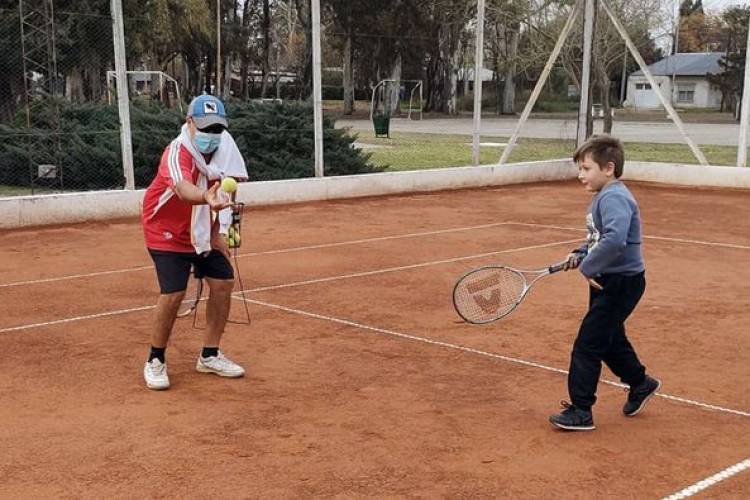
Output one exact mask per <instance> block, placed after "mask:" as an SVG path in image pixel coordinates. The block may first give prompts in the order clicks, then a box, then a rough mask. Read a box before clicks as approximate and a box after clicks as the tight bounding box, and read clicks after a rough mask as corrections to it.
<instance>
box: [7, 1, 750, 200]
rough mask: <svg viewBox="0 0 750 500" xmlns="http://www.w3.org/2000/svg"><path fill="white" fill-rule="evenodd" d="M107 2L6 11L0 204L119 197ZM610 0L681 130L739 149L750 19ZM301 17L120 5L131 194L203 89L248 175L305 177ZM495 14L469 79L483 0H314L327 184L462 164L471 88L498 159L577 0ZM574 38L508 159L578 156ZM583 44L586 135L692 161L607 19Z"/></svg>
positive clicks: (280, 8)
mask: <svg viewBox="0 0 750 500" xmlns="http://www.w3.org/2000/svg"><path fill="white" fill-rule="evenodd" d="M110 4H111V2H110V1H107V0H97V1H88V2H84V1H75V0H67V1H62V0H59V1H55V0H34V1H31V0H6V1H4V2H2V3H0V196H6V195H17V194H32V193H33V194H37V193H47V192H59V191H66V192H67V191H78V190H90V189H122V188H123V187H124V186H125V176H124V173H123V160H122V154H121V144H120V117H119V115H118V108H117V102H116V101H117V78H116V76H115V73H114V69H115V68H114V59H115V57H114V48H113V47H114V44H113V34H112V33H113V29H112V24H113V19H112V15H111V13H110ZM553 4H555V5H553ZM607 4H608V5H611V6H612V9H613V10H614V11H615V13H616V14H617V15H618V16H619V17H620V18H621V19H622V20H623V21H624V23H625V29H626V30H627V32H628V33H629V34H630V36H631V38H632V39H633V42H634V44H635V45H636V46H637V47H638V50H639V51H640V52H641V54H642V55H643V56H644V58H645V59H646V61H647V63H649V64H650V63H655V62H657V61H660V60H662V61H665V62H664V63H663V66H664V68H662V70H661V74H658V75H655V76H656V77H657V80H658V85H659V86H660V88H661V90H662V91H663V92H665V93H667V94H668V98H669V99H670V100H671V101H672V102H673V103H674V104H675V105H676V106H677V107H678V108H679V116H680V117H681V118H682V119H683V121H685V122H694V123H695V125H691V124H690V123H688V124H687V125H688V126H687V129H688V133H689V134H692V135H693V136H694V137H696V138H697V139H698V140H701V141H709V142H710V141H712V140H713V139H711V138H710V137H709V136H710V135H711V133H712V132H713V130H714V129H713V128H711V127H707V126H705V124H707V123H712V124H717V125H719V127H716V130H717V131H718V130H719V129H720V127H724V128H721V130H729V131H730V132H729V133H724V136H727V135H732V136H733V137H736V136H737V134H736V131H735V128H736V122H735V119H736V116H737V114H738V113H737V111H738V109H739V101H740V99H739V95H740V93H741V90H742V75H743V65H744V58H745V53H744V51H745V45H744V43H745V40H746V38H747V20H748V16H750V9H747V8H744V9H743V8H737V9H735V10H733V11H727V12H728V13H724V14H721V13H715V14H711V13H706V14H701V15H698V14H694V15H693V14H691V16H692V17H691V16H686V17H684V18H683V21H682V24H681V26H680V29H679V30H676V29H675V27H674V26H672V27H671V29H670V27H669V15H670V13H669V12H667V13H666V15H664V13H661V11H660V10H659V9H660V4H659V2H658V1H657V0H643V1H642V2H623V1H616V0H610V1H608V2H607ZM312 5H313V3H312V2H311V1H310V0H305V1H299V2H290V1H282V2H276V1H259V2H231V1H228V0H219V1H218V2H214V1H206V2H200V1H194V0H190V1H185V2H169V1H154V2H123V9H124V32H125V49H126V50H125V51H126V58H127V86H128V91H129V96H130V106H129V109H130V113H131V137H132V150H133V164H134V170H135V172H134V174H135V175H134V177H135V186H136V187H141V188H142V187H145V186H146V185H148V183H149V182H150V180H151V178H152V177H153V175H154V172H155V169H156V166H157V165H158V162H159V158H160V155H161V153H162V151H163V149H164V147H165V146H166V145H167V144H168V143H169V141H170V140H171V139H172V138H174V137H175V136H176V135H177V134H178V133H179V128H180V125H181V123H183V122H184V115H185V109H186V105H187V103H188V102H189V100H190V99H191V98H192V97H193V96H195V95H198V94H200V93H203V92H206V93H213V94H217V95H219V96H221V97H222V98H223V99H225V100H226V102H227V110H228V112H229V115H230V116H229V117H230V127H231V131H232V132H233V134H234V135H235V136H236V138H237V141H238V145H239V146H240V149H241V151H242V153H243V154H244V155H245V156H246V158H247V160H248V164H249V168H250V174H251V179H252V180H266V179H278V178H290V177H302V176H311V175H314V158H313V152H312V150H313V143H314V133H315V132H314V127H313V124H314V122H313V111H312V109H313V103H312V94H313V86H312V73H313V71H312V48H311V47H312V29H311V23H312V21H311V19H312V15H311V9H312ZM388 5H390V6H391V7H393V8H385V7H386V6H388ZM487 5H488V7H487V12H486V16H485V23H484V43H483V47H482V48H483V55H484V64H483V67H482V69H481V70H480V71H479V72H478V74H475V73H477V71H476V70H475V67H474V63H475V61H474V58H475V54H476V50H475V43H476V42H475V40H476V34H477V26H476V15H477V2H476V1H475V0H466V1H456V2H434V3H429V2H422V3H420V2H380V0H372V1H370V2H360V1H358V0H357V1H355V0H351V1H349V0H321V1H320V6H321V12H320V14H321V49H322V58H321V59H322V60H321V67H322V81H321V89H322V100H323V121H324V132H323V146H324V163H325V172H326V175H337V174H345V173H360V172H370V171H380V170H406V169H422V168H435V167H447V166H463V165H469V164H471V163H472V160H473V158H472V132H473V130H472V114H473V113H474V109H473V108H474V93H475V91H476V90H477V89H478V88H480V87H481V89H482V99H481V110H478V111H479V112H481V113H482V134H481V147H480V157H479V159H480V163H482V164H489V163H497V162H498V160H499V159H500V156H501V154H502V152H503V151H504V150H505V148H506V145H507V143H508V140H509V138H510V137H511V135H512V132H513V130H514V128H515V126H516V123H517V120H518V115H519V114H520V113H521V112H522V110H523V109H524V106H525V105H526V103H527V102H528V101H529V97H530V95H531V93H532V91H533V90H534V88H535V86H536V84H537V82H538V81H539V80H540V74H541V73H542V69H543V67H544V65H545V61H546V60H547V58H548V57H549V54H550V53H551V52H552V49H553V47H554V45H555V43H556V41H557V39H558V36H559V34H560V33H561V32H562V30H563V26H564V24H565V22H566V19H567V17H568V15H569V13H570V11H571V6H570V5H568V4H566V5H556V3H550V2H534V1H529V2H518V3H512V5H511V4H506V3H503V2H501V3H497V2H487ZM217 6H218V8H219V9H220V10H219V12H217V11H216V9H217ZM660 16H661V17H660ZM701 16H703V17H701ZM685 19H688V21H685ZM722 30H723V31H722ZM727 30H729V31H727ZM676 32H677V33H678V34H677V36H676V37H677V38H679V39H680V40H682V44H681V46H682V47H684V48H685V50H690V51H691V54H693V55H690V56H686V57H687V58H691V57H692V58H699V57H702V58H705V59H711V58H712V59H711V61H712V62H711V64H713V66H711V68H709V71H707V72H706V71H704V72H703V74H702V75H690V74H681V71H683V70H682V69H681V68H682V66H681V63H680V61H679V60H678V59H679V58H670V57H669V55H670V54H669V52H670V51H671V49H672V46H673V45H674V44H675V41H676V40H675V39H674V38H675V33H676ZM722 33H729V34H731V37H729V36H727V37H724V36H723V35H722ZM582 36H583V24H582V16H581V15H579V16H578V18H577V19H576V20H575V23H574V25H573V27H572V31H571V33H570V34H569V35H568V38H567V41H566V42H565V44H564V45H563V46H562V50H561V52H560V56H559V57H558V58H557V59H556V61H555V62H554V64H553V65H552V67H551V69H550V73H549V77H548V78H547V79H546V80H545V82H544V85H543V87H542V88H541V92H540V94H539V96H538V99H537V100H536V102H535V104H534V106H533V109H531V120H530V121H529V122H527V124H526V125H525V127H524V129H523V130H522V133H521V138H520V140H519V143H518V147H516V148H515V149H514V150H513V154H512V155H511V156H510V158H509V160H510V161H525V160H540V159H550V158H559V157H562V156H566V155H568V154H569V153H570V151H571V150H572V148H573V147H574V143H575V139H576V129H577V127H578V113H579V102H580V96H581V84H580V82H581V79H582V48H581V45H582V44H581V38H582ZM670 37H671V38H672V39H671V40H670ZM594 47H595V51H594V52H595V54H594V65H593V66H592V72H591V76H592V99H591V100H592V121H593V130H594V131H595V132H601V131H608V130H612V131H613V133H615V134H624V136H625V137H626V138H627V140H628V141H629V142H631V143H633V145H632V147H630V148H629V150H630V151H633V152H634V154H635V157H634V156H633V155H631V158H637V159H642V160H656V161H659V160H663V161H692V160H693V155H692V154H691V152H690V150H689V149H688V148H687V146H685V145H684V143H683V139H682V138H681V137H680V135H679V134H677V133H676V132H675V129H674V128H673V123H672V122H671V121H670V120H669V119H668V118H667V116H666V113H665V112H664V110H663V108H660V107H659V106H658V105H657V106H655V107H653V106H651V107H649V106H650V105H651V104H653V102H651V101H653V100H654V99H653V98H654V95H655V94H654V89H651V88H648V87H649V86H650V82H647V81H646V79H645V77H643V76H642V75H639V74H638V73H637V71H638V69H639V67H638V65H637V64H636V63H635V62H634V60H633V58H632V55H629V54H628V53H627V50H626V47H625V43H624V40H623V39H622V37H621V34H620V33H618V32H617V30H616V29H615V28H614V27H613V24H612V23H611V22H610V21H609V19H608V16H607V15H606V14H604V13H603V10H602V9H601V8H600V9H599V14H598V17H597V20H596V27H595V32H594ZM706 54H712V55H710V56H708V55H706ZM704 69H705V68H704ZM649 99H650V101H649ZM233 115H235V116H233ZM643 122H653V123H657V124H658V126H659V127H662V128H663V129H665V130H666V128H667V127H669V128H670V129H669V130H670V131H671V132H672V133H671V135H669V134H667V132H664V136H663V137H661V136H658V138H659V142H661V143H662V144H663V145H662V146H658V147H656V146H654V145H653V143H654V142H657V135H658V134H651V135H649V134H646V135H645V136H644V134H643V133H641V132H642V130H641V132H639V131H638V127H639V125H637V124H639V123H643ZM659 122H663V126H662V124H661V123H659ZM631 123H635V124H636V125H631ZM691 127H692V128H691ZM733 127H734V128H733ZM631 129H632V130H634V132H633V135H632V137H631V136H628V133H629V131H630V130H631ZM641 129H643V127H641ZM654 129H655V130H656V126H655V128H654ZM662 132H663V131H662V129H661V128H660V129H659V134H662ZM639 134H640V135H639ZM736 142H737V141H735V140H733V142H731V143H724V142H721V141H720V140H719V142H716V143H715V144H716V146H711V147H708V148H706V149H707V156H708V158H709V160H711V162H712V163H717V164H732V163H733V157H734V156H735V154H736ZM722 148H723V149H722Z"/></svg>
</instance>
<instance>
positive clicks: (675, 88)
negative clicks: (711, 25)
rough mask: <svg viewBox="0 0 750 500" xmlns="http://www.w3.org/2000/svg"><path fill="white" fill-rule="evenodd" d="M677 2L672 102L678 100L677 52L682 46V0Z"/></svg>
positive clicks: (673, 45)
mask: <svg viewBox="0 0 750 500" xmlns="http://www.w3.org/2000/svg"><path fill="white" fill-rule="evenodd" d="M675 3H676V4H677V13H676V17H677V21H676V22H675V30H674V43H673V44H672V92H671V97H672V104H674V103H675V101H676V100H677V87H676V85H675V80H676V79H677V52H678V51H679V47H680V22H681V20H680V0H675Z"/></svg>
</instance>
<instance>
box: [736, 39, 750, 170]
mask: <svg viewBox="0 0 750 500" xmlns="http://www.w3.org/2000/svg"><path fill="white" fill-rule="evenodd" d="M749 119H750V26H748V32H747V51H746V52H745V83H744V84H743V85H742V103H741V104H740V141H739V146H738V147H737V166H738V167H745V166H747V128H748V120H749Z"/></svg>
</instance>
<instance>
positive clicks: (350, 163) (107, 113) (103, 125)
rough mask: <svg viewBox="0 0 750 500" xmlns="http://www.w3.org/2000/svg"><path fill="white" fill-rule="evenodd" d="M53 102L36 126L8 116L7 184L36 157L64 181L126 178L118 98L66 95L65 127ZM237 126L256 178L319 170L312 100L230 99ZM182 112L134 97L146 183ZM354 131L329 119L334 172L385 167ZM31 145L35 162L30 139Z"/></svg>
mask: <svg viewBox="0 0 750 500" xmlns="http://www.w3.org/2000/svg"><path fill="white" fill-rule="evenodd" d="M51 109H52V108H50V107H46V108H39V109H37V110H36V111H35V116H34V120H35V128H33V129H31V130H28V129H26V127H25V126H24V123H25V118H24V116H25V115H23V114H19V115H18V116H17V117H16V118H15V120H14V121H13V123H11V124H9V125H2V124H0V184H2V185H10V186H29V185H30V182H31V181H30V179H31V177H32V172H31V170H32V168H33V167H32V165H33V166H35V165H37V164H40V163H50V164H55V165H59V166H61V167H62V174H63V182H64V188H65V189H66V190H71V189H80V190H91V189H111V188H120V187H122V186H124V176H123V171H122V161H121V158H122V156H121V151H120V131H119V119H118V114H117V107H116V106H108V105H105V104H70V103H60V107H59V110H60V128H59V133H54V132H53V131H54V127H53V120H52V118H51V117H52V113H51V111H50V110H51ZM227 111H228V113H229V121H230V131H231V132H232V135H233V136H234V137H235V140H236V141H237V144H238V146H239V148H240V151H241V152H242V154H243V155H244V156H245V159H246V161H247V164H248V171H249V173H250V177H251V179H252V180H271V179H290V178H299V177H311V176H313V175H314V167H313V165H314V160H313V151H314V145H313V116H312V108H311V107H310V106H309V105H304V104H299V103H296V102H292V103H288V102H287V103H247V102H242V101H230V102H229V103H227ZM183 122H184V116H183V114H182V113H181V112H179V111H178V110H174V109H168V108H166V107H164V106H162V105H161V104H158V103H156V104H154V103H151V104H149V103H134V104H133V105H131V130H132V145H133V161H134V165H135V181H136V186H137V187H145V186H147V185H148V184H149V183H150V182H151V179H152V178H153V177H154V174H155V173H156V169H157V166H158V164H159V160H160V158H161V155H162V153H163V151H164V148H165V147H166V146H167V145H168V144H169V142H170V141H171V140H172V139H174V138H175V137H177V135H178V134H179V131H180V127H181V125H182V123H183ZM353 142H354V138H353V137H351V136H348V135H346V133H345V132H344V131H343V130H337V129H334V128H333V123H332V122H331V121H330V120H328V119H326V120H325V121H324V148H325V163H326V175H345V174H356V173H365V172H374V171H377V169H376V167H374V166H372V165H371V164H370V163H369V162H368V160H369V155H368V154H363V153H362V152H361V151H360V150H357V149H355V148H353V147H352V143H353ZM30 146H31V151H32V153H31V155H32V157H31V162H30V161H29V147H30Z"/></svg>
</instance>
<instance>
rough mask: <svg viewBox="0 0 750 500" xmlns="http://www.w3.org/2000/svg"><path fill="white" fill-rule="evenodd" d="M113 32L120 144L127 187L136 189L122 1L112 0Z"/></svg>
mask: <svg viewBox="0 0 750 500" xmlns="http://www.w3.org/2000/svg"><path fill="white" fill-rule="evenodd" d="M111 6H112V7H111V8H112V32H113V38H114V43H115V71H116V74H117V109H118V112H119V114H120V144H121V146H122V167H123V170H124V173H125V189H135V173H134V169H133V141H132V137H131V133H130V96H129V93H128V75H127V63H126V61H125V28H124V27H123V18H122V2H121V0H112V4H111Z"/></svg>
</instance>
